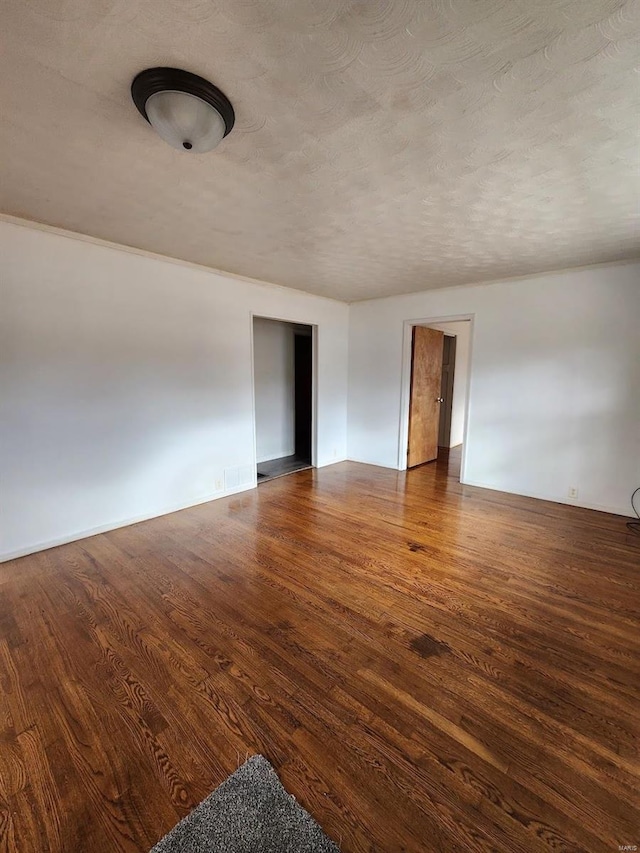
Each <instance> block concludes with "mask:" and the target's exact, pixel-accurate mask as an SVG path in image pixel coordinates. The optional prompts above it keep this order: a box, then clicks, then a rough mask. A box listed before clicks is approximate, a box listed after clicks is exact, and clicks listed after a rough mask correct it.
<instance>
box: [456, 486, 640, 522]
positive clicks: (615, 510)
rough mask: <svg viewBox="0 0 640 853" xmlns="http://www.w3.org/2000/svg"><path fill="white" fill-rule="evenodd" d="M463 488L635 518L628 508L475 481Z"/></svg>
mask: <svg viewBox="0 0 640 853" xmlns="http://www.w3.org/2000/svg"><path fill="white" fill-rule="evenodd" d="M461 484H462V485H463V486H475V487H476V488H478V489H489V490H490V491H492V492H505V493H506V494H508V495H520V497H523V498H534V499H535V500H537V501H549V502H550V503H554V504H563V505H564V506H575V507H579V508H580V509H595V510H597V512H608V513H611V514H612V515H623V516H625V517H628V518H635V516H634V514H633V513H632V511H631V508H630V507H620V506H606V505H604V504H592V503H584V502H582V501H577V500H570V499H569V498H559V497H558V496H557V495H553V496H551V495H543V494H534V493H533V492H514V491H513V490H512V489H504V488H500V487H498V486H490V485H488V484H487V483H478V482H477V481H476V480H465V481H464V483H462V481H461Z"/></svg>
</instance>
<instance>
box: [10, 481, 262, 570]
mask: <svg viewBox="0 0 640 853" xmlns="http://www.w3.org/2000/svg"><path fill="white" fill-rule="evenodd" d="M255 488H256V483H255V482H254V483H249V484H248V485H246V484H245V485H242V486H236V487H235V488H233V489H227V490H225V491H224V492H214V493H213V494H209V495H205V496H204V497H201V498H198V499H197V500H195V501H189V502H188V503H182V504H176V505H173V506H168V507H165V508H164V509H162V510H160V511H158V512H152V513H150V514H148V515H138V516H134V517H133V518H125V519H122V520H120V521H116V522H112V523H109V524H101V525H99V526H98V527H91V528H89V529H88V530H78V531H76V532H75V533H70V534H69V535H67V536H59V537H56V538H55V539H49V540H48V541H46V542H37V543H35V544H33V545H28V546H27V547H25V548H19V549H18V550H17V551H8V552H4V553H0V563H6V562H7V561H8V560H17V559H18V558H19V557H26V556H28V555H29V554H36V553H37V552H38V551H46V550H47V549H49V548H56V547H57V546H58V545H66V544H67V543H68V542H77V541H78V540H80V539H87V538H88V537H89V536H96V535H97V534H98V533H108V532H109V531H110V530H117V529H118V528H120V527H129V525H131V524H138V523H139V522H140V521H149V520H150V519H152V518H160V517H161V516H163V515H170V514H171V513H172V512H179V511H180V510H181V509H189V507H192V506H199V505H200V504H205V503H209V501H215V500H218V498H227V497H229V496H230V495H237V494H239V493H240V492H248V491H249V490H250V489H255Z"/></svg>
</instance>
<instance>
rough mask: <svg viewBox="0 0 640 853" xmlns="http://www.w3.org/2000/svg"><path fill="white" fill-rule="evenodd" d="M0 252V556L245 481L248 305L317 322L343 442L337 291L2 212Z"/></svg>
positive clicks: (333, 440)
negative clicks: (235, 271) (70, 232)
mask: <svg viewBox="0 0 640 853" xmlns="http://www.w3.org/2000/svg"><path fill="white" fill-rule="evenodd" d="M0 258H1V261H0V276H1V278H0V306H1V309H0V476H1V483H2V486H1V492H0V525H1V527H0V557H3V558H8V557H10V556H12V555H18V554H21V553H26V552H29V551H33V550H37V549H38V548H42V547H45V546H47V545H50V544H53V543H57V542H60V541H65V540H68V539H72V538H79V537H81V536H82V535H86V534H88V533H90V532H93V531H96V530H100V529H108V528H110V527H115V526H118V525H121V524H125V523H127V522H128V521H131V520H134V519H140V518H144V517H151V516H154V515H160V514H162V513H164V512H167V511H170V510H172V509H175V508H178V507H181V506H187V505H191V504H194V503H197V502H200V501H205V500H208V499H210V498H212V497H216V496H221V495H223V494H227V493H230V492H233V491H237V490H241V489H243V488H250V487H252V486H253V485H254V484H255V468H254V466H255V461H256V460H255V448H254V430H253V395H252V385H251V372H252V361H251V334H250V332H251V316H250V315H251V312H252V311H253V312H254V313H256V314H259V315H264V316H272V317H279V318H281V319H284V320H289V321H292V322H301V323H308V324H311V325H313V324H317V325H318V381H317V395H318V419H317V442H318V465H327V464H329V463H331V462H337V461H339V460H341V459H344V458H345V456H346V406H347V369H346V365H347V347H348V342H347V333H348V307H347V306H346V305H344V304H342V303H340V302H336V301H333V300H329V299H322V298H320V297H314V296H310V295H309V294H305V293H301V292H298V291H293V290H290V289H286V288H280V287H274V286H270V285H261V284H257V283H253V282H250V281H246V280H244V279H240V278H232V277H226V276H223V275H220V274H216V273H213V272H209V271H207V270H204V269H200V268H196V267H193V266H188V265H181V264H177V263H172V262H170V261H165V260H162V259H160V258H154V257H150V256H143V255H140V254H134V253H130V252H127V251H124V250H120V249H117V248H111V247H108V246H105V245H98V244H95V243H92V242H87V241H84V240H82V239H73V238H71V237H67V236H61V235H59V234H55V233H50V232H48V231H46V230H38V229H35V228H31V227H24V226H22V225H18V224H15V223H9V222H6V221H0Z"/></svg>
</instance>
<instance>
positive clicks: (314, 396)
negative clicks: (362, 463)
mask: <svg viewBox="0 0 640 853" xmlns="http://www.w3.org/2000/svg"><path fill="white" fill-rule="evenodd" d="M254 320H276V321H277V322H279V323H289V324H292V325H294V326H310V327H311V466H312V467H313V468H316V467H317V464H318V463H317V459H318V382H317V377H318V326H317V325H316V324H314V323H307V322H306V321H305V320H292V319H291V318H290V317H270V316H268V315H267V314H256V313H254V312H253V311H250V312H249V339H250V342H251V346H250V350H251V417H252V419H253V467H254V470H255V469H256V468H257V465H258V431H257V425H256V362H255V357H254V344H253V321H254ZM256 484H257V476H256Z"/></svg>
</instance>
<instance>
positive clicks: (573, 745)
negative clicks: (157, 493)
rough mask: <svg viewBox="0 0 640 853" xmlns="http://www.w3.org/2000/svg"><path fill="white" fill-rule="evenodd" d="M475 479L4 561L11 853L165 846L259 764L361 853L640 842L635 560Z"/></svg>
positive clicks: (356, 483)
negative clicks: (201, 806)
mask: <svg viewBox="0 0 640 853" xmlns="http://www.w3.org/2000/svg"><path fill="white" fill-rule="evenodd" d="M457 464H458V457H457V454H456V453H455V452H452V454H451V455H450V458H449V465H447V460H446V459H443V460H442V461H441V462H438V463H436V464H432V465H427V466H423V467H421V468H418V469H416V470H414V471H410V472H408V473H407V474H404V473H397V472H393V471H389V470H384V469H381V468H374V467H370V466H365V465H359V464H354V463H343V464H339V465H335V466H332V467H330V468H325V469H321V470H318V471H316V470H309V471H303V472H300V473H296V474H292V475H291V476H288V477H285V478H282V479H278V480H273V481H272V482H270V483H266V484H265V485H262V486H261V487H260V489H258V490H254V491H252V492H249V493H245V494H243V495H241V496H237V497H233V498H228V499H224V500H219V501H216V502H213V503H210V504H205V505H202V506H198V507H195V508H193V509H189V510H185V511H183V512H179V513H175V514H173V515H170V516H165V517H163V518H159V519H156V520H153V521H148V522H144V523H142V524H137V525H135V526H132V527H128V528H123V529H120V530H116V531H113V532H111V533H106V534H103V535H100V536H94V537H92V538H91V539H85V540H83V541H81V542H77V543H74V544H70V545H65V546H62V547H59V548H55V549H53V550H50V551H47V552H43V553H41V554H37V555H33V556H31V557H26V558H23V559H21V560H15V561H13V562H11V563H6V564H4V565H2V566H0V688H1V691H2V697H1V704H0V723H1V725H2V733H1V735H0V850H2V851H19V853H31V851H34V853H35V851H37V852H38V853H58V851H64V853H84V851H87V853H113V851H148V850H149V848H150V847H151V846H152V845H153V844H154V843H155V842H156V841H157V840H158V838H160V836H162V835H163V834H164V833H166V832H167V831H168V830H169V829H170V828H171V827H172V826H173V825H174V824H175V823H176V822H177V821H178V819H179V818H180V817H182V816H183V815H185V814H186V813H187V812H188V811H189V810H190V809H191V808H193V806H195V805H196V804H197V803H198V802H199V801H201V800H202V799H203V798H204V797H206V796H207V794H208V793H209V792H210V791H211V790H212V789H213V788H215V787H216V786H217V785H218V784H219V783H220V782H222V780H223V779H224V778H225V777H226V776H227V775H228V774H229V773H231V772H232V771H233V770H235V769H236V767H237V766H238V764H239V763H240V762H242V761H243V760H244V759H245V757H246V756H248V755H250V754H252V753H256V752H261V753H263V754H264V755H266V756H267V758H269V760H270V761H271V762H272V763H273V765H274V766H275V768H276V769H277V771H278V773H279V774H280V777H281V779H282V781H283V783H284V785H285V787H286V788H287V789H288V790H289V791H291V792H292V793H293V794H295V796H296V797H297V798H298V800H299V801H300V802H301V803H302V804H303V806H304V807H305V808H307V809H308V810H309V811H310V812H311V813H312V814H313V815H314V816H315V817H316V818H317V820H318V821H319V822H320V823H321V824H322V826H323V827H324V829H325V831H326V832H327V833H328V834H329V835H331V836H332V837H333V838H334V839H335V840H336V841H337V842H339V843H340V844H341V846H342V850H343V851H345V853H349V851H365V850H376V851H447V853H450V851H488V850H494V851H504V853H518V852H519V853H534V852H535V851H556V853H557V851H578V850H579V851H589V853H597V851H617V850H618V845H624V844H631V845H633V844H636V845H640V816H639V801H638V733H639V708H640V705H639V702H638V699H639V693H640V690H639V688H640V648H639V646H640V630H639V624H638V605H639V593H638V582H639V578H640V571H639V568H640V539H638V537H634V536H633V535H632V534H629V533H627V532H626V530H625V525H624V520H623V519H621V518H619V517H616V516H611V515H606V514H603V513H596V512H589V511H587V510H581V509H578V508H575V507H567V506H559V505H556V504H551V503H544V502H540V501H534V500H529V499H526V498H520V497H515V496H512V495H506V494H503V493H498V492H491V491H484V490H481V489H476V488H471V487H466V486H465V487H463V486H461V485H460V484H459V483H458V482H457V478H456V477H455V476H452V471H453V469H454V466H455V465H457Z"/></svg>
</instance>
